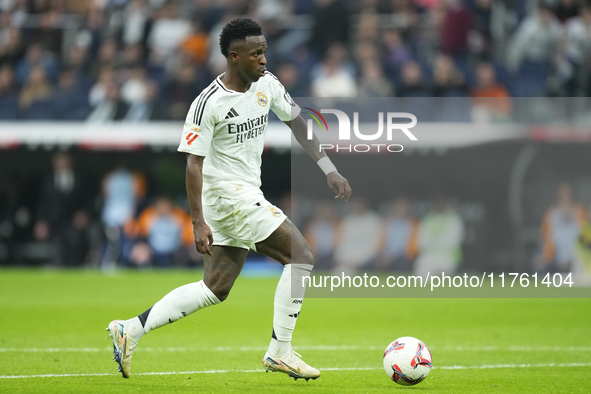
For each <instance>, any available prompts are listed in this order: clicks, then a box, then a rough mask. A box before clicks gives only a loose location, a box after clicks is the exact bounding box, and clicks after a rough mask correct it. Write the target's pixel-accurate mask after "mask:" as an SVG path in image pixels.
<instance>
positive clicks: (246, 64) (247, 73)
mask: <svg viewBox="0 0 591 394" xmlns="http://www.w3.org/2000/svg"><path fill="white" fill-rule="evenodd" d="M237 49H238V50H237V51H236V52H238V70H239V72H240V75H241V76H242V78H244V80H246V81H247V82H256V81H258V80H259V78H260V77H262V76H263V75H265V71H267V67H266V65H267V59H266V58H265V52H267V40H266V39H265V37H264V36H250V37H246V40H244V42H242V43H241V45H240V47H239V48H237Z"/></svg>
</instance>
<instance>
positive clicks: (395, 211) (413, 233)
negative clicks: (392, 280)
mask: <svg viewBox="0 0 591 394" xmlns="http://www.w3.org/2000/svg"><path fill="white" fill-rule="evenodd" d="M418 228H419V222H418V220H417V219H415V218H414V217H413V216H412V213H411V208H410V204H409V202H408V200H407V199H406V198H405V197H400V198H397V199H396V200H394V202H393V203H392V206H391V208H390V212H388V216H387V218H386V222H385V223H384V236H383V240H384V242H383V246H382V253H381V256H380V259H379V260H378V264H377V266H376V267H377V268H379V269H381V270H388V271H389V270H393V271H400V272H410V271H411V268H412V263H413V262H414V260H415V259H416V257H417V255H418V252H419V250H418V239H417V237H418Z"/></svg>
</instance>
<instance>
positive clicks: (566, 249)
mask: <svg viewBox="0 0 591 394" xmlns="http://www.w3.org/2000/svg"><path fill="white" fill-rule="evenodd" d="M586 218H587V214H586V213H585V209H584V208H583V206H582V205H581V204H579V203H578V202H576V201H575V199H574V196H573V188H572V185H571V184H570V183H568V182H562V183H561V184H559V185H558V188H557V191H556V202H555V203H554V204H553V205H552V206H551V207H550V208H548V210H547V211H546V213H545V214H544V219H543V221H542V229H541V235H542V243H543V246H542V267H538V268H542V269H543V270H544V271H548V272H568V271H571V269H573V267H574V265H575V264H576V262H575V260H576V259H577V258H578V256H577V241H578V240H579V236H580V235H581V229H582V227H583V225H584V223H585V220H586Z"/></svg>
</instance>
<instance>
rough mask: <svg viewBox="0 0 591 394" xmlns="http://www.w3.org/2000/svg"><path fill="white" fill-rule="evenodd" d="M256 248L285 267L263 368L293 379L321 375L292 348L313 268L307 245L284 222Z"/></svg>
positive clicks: (277, 291) (287, 223) (287, 220)
mask: <svg viewBox="0 0 591 394" xmlns="http://www.w3.org/2000/svg"><path fill="white" fill-rule="evenodd" d="M256 249H257V251H258V252H260V253H263V254H265V255H267V256H269V257H271V258H273V259H275V260H277V261H279V262H280V263H281V264H283V266H284V267H283V273H282V274H281V278H280V279H279V284H278V285H277V290H276V291H275V302H274V314H273V334H272V338H271V344H270V345H269V350H268V351H267V353H266V354H265V357H264V358H263V365H264V366H265V369H267V370H268V371H269V370H271V371H278V372H285V373H287V374H288V375H289V376H291V377H293V378H295V379H297V378H305V379H310V378H312V379H316V378H317V377H318V376H320V372H319V371H318V370H317V369H315V368H312V367H310V366H309V365H307V364H306V363H304V362H303V361H302V360H301V359H300V358H299V357H298V355H297V354H294V352H293V350H292V349H291V338H292V334H293V330H294V329H295V325H296V321H297V319H298V316H299V314H300V310H301V307H302V302H303V298H304V292H305V286H303V281H304V277H306V276H310V273H311V271H312V268H313V266H314V257H313V256H312V250H311V248H310V245H308V242H307V241H306V240H305V238H304V236H303V235H302V234H301V233H300V231H299V230H298V229H297V227H296V226H295V225H294V224H293V223H292V222H291V221H290V220H289V219H285V221H284V222H283V223H282V224H281V225H280V226H279V228H277V230H275V231H274V232H273V233H272V234H271V236H269V237H268V238H267V239H265V240H264V241H262V242H259V243H257V244H256ZM292 250H293V251H294V252H293V253H292Z"/></svg>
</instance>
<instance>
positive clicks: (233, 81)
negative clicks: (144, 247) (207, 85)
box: [221, 69, 251, 93]
mask: <svg viewBox="0 0 591 394" xmlns="http://www.w3.org/2000/svg"><path fill="white" fill-rule="evenodd" d="M221 80H222V82H223V83H224V85H225V86H226V88H228V89H230V90H233V91H235V92H240V93H245V92H246V91H248V89H250V85H251V82H247V81H246V80H244V78H242V77H241V76H240V74H239V73H238V71H237V70H234V69H229V70H228V71H226V72H225V73H224V75H222V78H221Z"/></svg>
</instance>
